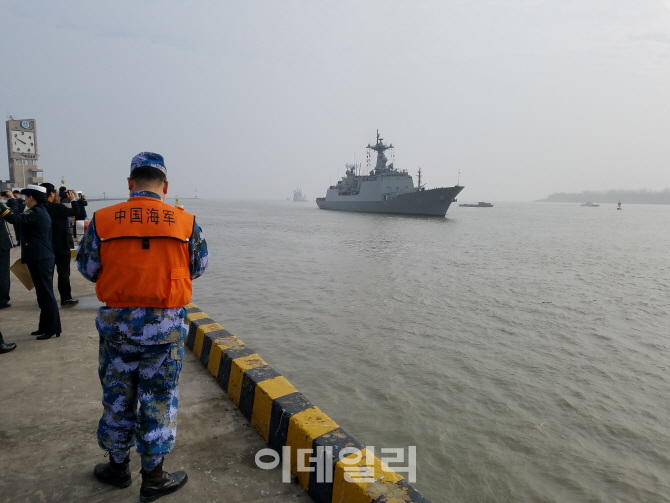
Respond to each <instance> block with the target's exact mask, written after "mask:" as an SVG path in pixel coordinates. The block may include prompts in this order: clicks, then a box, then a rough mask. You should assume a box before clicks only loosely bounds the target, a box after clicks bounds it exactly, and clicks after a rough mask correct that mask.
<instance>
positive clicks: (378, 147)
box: [366, 129, 393, 175]
mask: <svg viewBox="0 0 670 503" xmlns="http://www.w3.org/2000/svg"><path fill="white" fill-rule="evenodd" d="M383 140H384V138H382V137H381V136H379V129H378V130H377V143H375V144H374V145H370V144H369V143H368V146H367V147H366V148H369V149H370V150H374V151H375V152H377V164H376V166H375V174H376V175H378V174H380V173H384V172H386V171H387V170H388V168H387V167H386V161H387V160H388V159H387V158H386V155H384V151H386V150H388V149H390V148H393V144H392V143H389V144H388V145H384V142H383Z"/></svg>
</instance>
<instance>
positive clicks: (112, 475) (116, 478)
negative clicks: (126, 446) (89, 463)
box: [93, 455, 133, 488]
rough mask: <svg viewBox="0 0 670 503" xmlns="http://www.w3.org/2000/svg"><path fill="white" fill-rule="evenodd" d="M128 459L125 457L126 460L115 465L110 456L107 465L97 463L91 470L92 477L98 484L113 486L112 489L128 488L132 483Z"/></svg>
mask: <svg viewBox="0 0 670 503" xmlns="http://www.w3.org/2000/svg"><path fill="white" fill-rule="evenodd" d="M129 464H130V457H128V456H126V459H124V460H123V462H122V463H116V462H114V460H113V459H112V456H111V455H110V456H109V463H98V464H97V465H95V468H94V469H93V475H95V478H96V479H98V480H99V481H100V482H104V483H105V484H110V485H113V486H114V487H119V488H124V487H128V486H130V484H132V483H133V477H132V475H131V474H130V468H129V466H128V465H129Z"/></svg>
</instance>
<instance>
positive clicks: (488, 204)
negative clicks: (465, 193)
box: [459, 201, 493, 208]
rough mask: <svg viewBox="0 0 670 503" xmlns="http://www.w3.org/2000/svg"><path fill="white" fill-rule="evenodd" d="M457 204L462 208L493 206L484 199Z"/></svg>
mask: <svg viewBox="0 0 670 503" xmlns="http://www.w3.org/2000/svg"><path fill="white" fill-rule="evenodd" d="M459 206H463V207H464V208H493V205H492V204H491V203H486V202H484V201H479V202H478V203H477V204H459Z"/></svg>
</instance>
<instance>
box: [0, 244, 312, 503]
mask: <svg viewBox="0 0 670 503" xmlns="http://www.w3.org/2000/svg"><path fill="white" fill-rule="evenodd" d="M18 257H19V251H18V248H14V249H13V250H12V263H13V262H14V261H15V260H16V259H17V258H18ZM71 283H72V294H73V296H74V297H75V298H79V299H80V303H79V305H77V306H75V307H72V308H62V309H61V323H62V326H63V334H62V335H61V337H60V338H58V339H57V338H55V337H52V338H51V339H49V340H46V341H38V340H35V337H33V336H31V335H30V332H31V331H33V330H36V328H37V320H38V316H39V309H38V307H37V301H36V297H35V293H34V291H31V292H28V291H26V289H25V288H24V287H23V285H21V283H19V281H18V280H16V278H15V277H14V276H13V275H12V286H11V292H10V296H11V302H12V307H10V308H8V309H4V310H1V311H0V330H1V331H2V333H3V335H4V338H5V342H15V343H16V344H17V345H18V347H17V349H15V350H14V351H13V352H11V353H7V354H2V355H0V383H1V385H0V466H1V467H2V469H1V470H0V502H12V503H14V502H22V501H25V502H60V501H63V502H66V501H67V502H70V501H86V502H126V501H127V502H136V501H138V500H139V488H140V484H141V475H140V474H139V470H140V460H139V456H138V455H137V454H136V453H135V452H134V450H133V452H132V454H131V464H130V467H131V471H132V473H133V484H132V486H131V487H129V488H126V489H116V488H113V487H109V486H105V485H104V484H101V483H100V482H98V481H97V480H96V479H95V478H94V477H93V466H94V465H95V464H96V463H100V462H106V461H107V459H106V458H104V457H103V455H104V453H103V451H102V450H101V449H100V448H99V447H98V445H97V440H96V436H95V433H96V428H97V423H98V420H99V418H100V414H101V412H102V405H101V404H100V400H101V396H102V391H101V388H100V381H99V380H98V374H97V368H98V333H97V331H96V329H95V323H94V320H95V316H96V309H97V308H98V306H99V305H100V304H99V302H98V301H97V299H96V297H95V290H94V285H93V283H90V282H88V281H86V280H85V279H84V278H82V277H81V275H80V274H79V273H78V272H77V271H76V264H75V263H74V261H73V263H72V274H71ZM56 297H57V300H59V299H58V293H57V292H56ZM179 395H180V396H179V416H178V417H179V426H178V432H177V443H176V445H175V448H174V449H173V451H172V453H171V454H170V455H169V456H167V457H166V458H165V468H166V469H167V470H170V471H175V470H179V469H183V470H186V471H187V472H188V476H189V481H188V483H187V484H186V486H185V487H184V488H183V489H181V490H180V491H178V492H177V493H175V494H173V495H169V496H165V497H163V498H161V499H160V501H161V502H166V503H167V502H170V501H180V502H181V501H187V502H190V501H193V502H212V503H214V502H245V503H253V502H264V503H265V502H273V503H274V502H277V503H280V502H289V501H291V502H295V501H305V502H307V501H311V498H310V497H309V495H308V494H307V493H306V492H305V491H304V490H303V489H302V488H301V487H300V485H299V484H297V483H295V482H292V483H282V480H281V477H282V474H281V470H280V469H275V470H267V471H266V470H261V469H259V468H258V467H257V466H256V464H255V455H256V453H257V452H258V451H259V450H261V449H263V448H265V447H267V444H266V443H265V442H264V440H263V438H262V437H261V436H260V435H259V434H258V432H257V431H256V430H255V428H253V427H251V425H250V423H249V421H248V420H247V419H246V418H245V417H244V416H243V415H242V413H241V412H240V411H239V409H238V408H237V407H236V406H235V404H234V403H233V402H232V400H231V399H230V398H228V396H226V393H225V392H224V391H223V390H222V389H221V388H220V387H219V386H218V385H217V383H216V381H215V380H213V379H212V377H211V376H210V375H209V373H208V371H207V370H206V369H205V368H203V366H202V365H201V363H200V361H199V360H198V359H197V358H196V357H195V356H194V355H193V353H192V352H190V351H186V352H185V356H184V366H183V370H182V373H181V381H180V390H179Z"/></svg>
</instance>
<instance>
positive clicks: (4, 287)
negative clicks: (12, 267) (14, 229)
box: [0, 222, 12, 309]
mask: <svg viewBox="0 0 670 503" xmlns="http://www.w3.org/2000/svg"><path fill="white" fill-rule="evenodd" d="M11 249H12V240H11V239H10V237H9V230H8V229H7V223H6V222H0V309H4V308H6V307H9V306H11V305H12V303H11V302H9V284H10V281H9V252H10V250H11Z"/></svg>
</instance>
